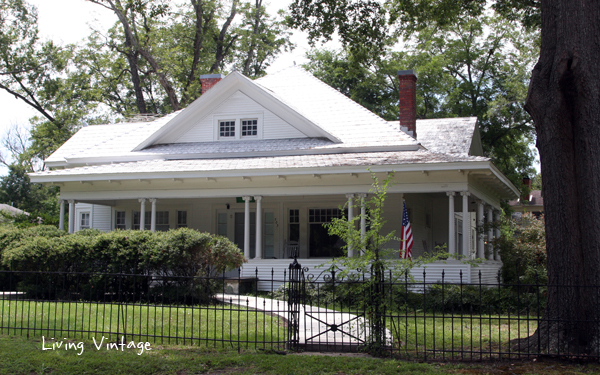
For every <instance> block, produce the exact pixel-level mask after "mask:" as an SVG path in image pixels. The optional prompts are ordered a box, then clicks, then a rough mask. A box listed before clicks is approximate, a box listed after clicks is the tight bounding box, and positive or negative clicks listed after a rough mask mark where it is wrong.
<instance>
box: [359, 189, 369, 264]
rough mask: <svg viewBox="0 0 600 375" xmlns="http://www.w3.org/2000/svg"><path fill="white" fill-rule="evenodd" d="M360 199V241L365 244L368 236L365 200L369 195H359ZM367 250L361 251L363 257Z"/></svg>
mask: <svg viewBox="0 0 600 375" xmlns="http://www.w3.org/2000/svg"><path fill="white" fill-rule="evenodd" d="M358 196H359V197H360V240H361V241H362V242H363V243H364V241H365V236H366V234H367V207H366V206H365V198H366V197H367V194H364V193H362V194H358ZM364 252H365V249H364V248H363V249H361V251H360V253H361V255H362V254H364Z"/></svg>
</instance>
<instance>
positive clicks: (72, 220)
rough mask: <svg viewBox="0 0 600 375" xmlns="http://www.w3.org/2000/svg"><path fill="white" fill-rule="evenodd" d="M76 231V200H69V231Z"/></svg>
mask: <svg viewBox="0 0 600 375" xmlns="http://www.w3.org/2000/svg"><path fill="white" fill-rule="evenodd" d="M73 232H75V201H74V200H73V199H70V200H69V233H73Z"/></svg>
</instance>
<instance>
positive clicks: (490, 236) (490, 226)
mask: <svg viewBox="0 0 600 375" xmlns="http://www.w3.org/2000/svg"><path fill="white" fill-rule="evenodd" d="M487 222H488V232H487V238H488V256H487V258H488V259H489V260H494V243H493V241H494V228H493V223H494V209H493V208H492V206H489V207H488V217H487Z"/></svg>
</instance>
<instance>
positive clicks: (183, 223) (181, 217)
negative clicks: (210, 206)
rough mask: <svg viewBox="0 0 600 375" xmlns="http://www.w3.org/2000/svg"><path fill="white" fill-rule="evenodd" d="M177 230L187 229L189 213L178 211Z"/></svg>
mask: <svg viewBox="0 0 600 375" xmlns="http://www.w3.org/2000/svg"><path fill="white" fill-rule="evenodd" d="M177 228H187V211H177Z"/></svg>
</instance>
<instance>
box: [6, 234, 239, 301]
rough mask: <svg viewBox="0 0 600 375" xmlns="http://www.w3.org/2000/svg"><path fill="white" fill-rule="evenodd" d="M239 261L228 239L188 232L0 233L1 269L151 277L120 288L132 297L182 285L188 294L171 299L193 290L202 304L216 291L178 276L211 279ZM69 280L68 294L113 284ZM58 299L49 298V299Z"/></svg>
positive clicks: (28, 280)
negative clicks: (75, 289)
mask: <svg viewBox="0 0 600 375" xmlns="http://www.w3.org/2000/svg"><path fill="white" fill-rule="evenodd" d="M244 262H245V259H244V256H243V254H242V252H241V251H240V249H239V248H238V247H237V246H236V245H235V244H234V243H232V242H231V241H229V240H228V239H227V238H225V237H220V236H213V235H211V234H208V233H201V232H198V231H196V230H193V229H189V228H180V229H177V230H170V231H168V232H156V233H152V232H150V231H139V230H136V231H134V230H126V231H113V232H107V233H105V232H101V231H98V230H83V231H80V232H77V233H75V234H71V235H68V234H66V233H65V232H64V231H59V230H58V229H56V228H54V227H48V226H38V227H31V228H25V229H14V228H11V229H2V230H0V264H1V266H0V267H2V268H3V269H10V270H18V271H47V272H72V273H96V274H97V273H122V274H141V275H152V277H147V278H138V279H137V280H136V281H132V282H131V283H138V284H136V285H133V284H131V285H125V286H123V287H124V288H127V287H132V288H133V289H132V290H137V292H136V293H142V294H143V293H147V292H148V290H149V289H150V288H157V287H161V288H163V290H164V289H165V288H166V287H168V288H175V289H177V288H181V286H182V285H185V286H186V288H188V289H187V292H184V291H182V290H179V291H177V292H176V294H181V295H182V296H185V295H186V294H187V293H189V292H190V291H191V290H192V289H193V290H200V289H201V290H202V293H201V295H202V296H199V295H198V293H196V292H194V293H193V294H195V295H196V296H195V298H200V299H206V298H209V296H210V295H211V294H213V292H214V291H215V287H216V286H215V285H213V284H214V282H211V281H208V280H207V279H203V280H204V281H201V280H196V281H193V282H191V284H190V279H180V278H177V277H180V276H200V277H204V278H209V277H214V276H217V275H219V274H221V273H222V272H225V271H227V270H230V269H235V268H238V267H240V266H241V265H242V264H243V263H244ZM48 278H51V276H48ZM69 278H70V279H71V280H70V281H68V280H67V281H63V283H64V284H65V286H66V288H67V289H69V288H70V287H75V284H77V286H78V287H82V288H84V289H85V288H89V289H90V290H91V289H93V288H98V287H100V286H101V285H102V286H103V287H104V288H105V287H106V284H107V283H111V282H114V279H115V278H114V277H108V276H107V277H102V276H98V275H96V276H82V275H72V276H69ZM107 280H108V281H107ZM132 280H133V279H132ZM47 282H49V281H48V280H47ZM140 283H141V284H140ZM42 284H44V282H41V281H40V279H39V276H37V275H36V276H35V280H34V276H31V277H23V278H22V280H21V286H22V287H23V288H25V286H27V288H25V289H27V290H28V291H29V292H31V293H35V292H36V291H39V290H41V289H43V288H44V285H42ZM70 284H73V285H72V286H70ZM142 284H143V285H142ZM167 284H168V285H167ZM192 284H193V285H192ZM208 284H211V285H210V286H209V285H208ZM189 288H192V289H189ZM180 292H181V293H180ZM57 293H58V292H57ZM63 293H64V292H63ZM140 295H141V294H140ZM58 297H60V296H58V295H52V296H49V297H48V298H58Z"/></svg>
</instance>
